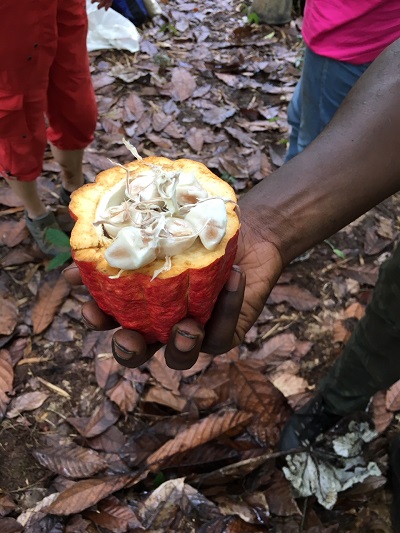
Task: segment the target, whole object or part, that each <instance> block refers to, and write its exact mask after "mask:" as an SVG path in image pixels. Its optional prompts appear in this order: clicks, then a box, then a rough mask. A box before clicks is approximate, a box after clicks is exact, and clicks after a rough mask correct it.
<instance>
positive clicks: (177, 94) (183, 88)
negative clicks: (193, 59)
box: [170, 67, 196, 102]
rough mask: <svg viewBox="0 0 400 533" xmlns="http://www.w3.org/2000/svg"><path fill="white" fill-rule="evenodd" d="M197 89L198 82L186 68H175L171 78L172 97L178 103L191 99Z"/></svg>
mask: <svg viewBox="0 0 400 533" xmlns="http://www.w3.org/2000/svg"><path fill="white" fill-rule="evenodd" d="M195 89H196V80H195V78H194V77H193V76H192V75H191V74H190V72H188V70H187V69H186V68H181V67H175V68H173V69H172V76H171V89H170V94H171V97H172V98H173V99H174V100H175V101H177V102H184V101H185V100H187V99H188V98H190V97H191V96H192V94H193V92H194V91H195Z"/></svg>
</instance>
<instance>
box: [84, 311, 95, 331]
mask: <svg viewBox="0 0 400 533" xmlns="http://www.w3.org/2000/svg"><path fill="white" fill-rule="evenodd" d="M81 317H82V322H83V323H84V324H85V326H86V327H87V328H88V329H92V330H96V328H95V327H94V326H93V324H92V323H91V322H89V320H88V319H87V318H86V317H85V315H84V314H83V313H81Z"/></svg>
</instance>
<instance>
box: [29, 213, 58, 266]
mask: <svg viewBox="0 0 400 533" xmlns="http://www.w3.org/2000/svg"><path fill="white" fill-rule="evenodd" d="M25 223H26V226H27V228H28V230H29V232H30V234H31V235H32V237H33V238H34V240H35V241H36V244H37V245H38V246H39V248H40V249H41V251H42V252H43V253H44V254H45V255H47V256H48V257H55V256H56V255H58V254H59V253H62V252H66V251H68V247H66V246H61V245H57V244H54V243H53V242H52V241H51V240H50V238H49V235H48V234H47V230H48V229H49V228H52V229H55V230H57V231H59V232H60V233H62V234H63V235H65V238H66V239H68V236H67V235H66V234H65V233H64V232H63V230H62V229H61V227H60V226H59V224H58V222H57V220H56V217H55V216H54V214H53V213H52V212H51V211H48V212H47V213H46V214H45V215H42V216H40V217H38V218H34V219H31V218H29V216H28V214H27V213H26V212H25ZM63 240H65V239H63Z"/></svg>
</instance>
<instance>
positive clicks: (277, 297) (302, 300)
mask: <svg viewBox="0 0 400 533" xmlns="http://www.w3.org/2000/svg"><path fill="white" fill-rule="evenodd" d="M282 302H286V303H288V304H289V305H290V306H292V307H293V308H294V309H297V311H312V310H313V309H315V308H316V307H318V306H319V305H320V300H319V299H318V298H316V297H315V296H314V295H313V294H311V292H310V291H309V290H307V289H302V288H300V287H298V286H297V285H276V286H275V287H274V288H273V289H272V292H271V294H270V295H269V298H268V302H267V303H270V304H271V303H272V304H279V303H282Z"/></svg>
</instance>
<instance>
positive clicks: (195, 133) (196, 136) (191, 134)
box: [186, 128, 204, 152]
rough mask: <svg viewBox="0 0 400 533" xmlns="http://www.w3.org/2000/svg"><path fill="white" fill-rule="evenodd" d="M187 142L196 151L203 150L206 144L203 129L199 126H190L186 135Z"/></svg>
mask: <svg viewBox="0 0 400 533" xmlns="http://www.w3.org/2000/svg"><path fill="white" fill-rule="evenodd" d="M186 142H187V143H188V145H189V146H190V148H191V149H192V150H193V151H194V152H201V150H202V148H203V144H204V134H203V130H202V129H199V128H190V130H189V131H188V133H187V135H186Z"/></svg>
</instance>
